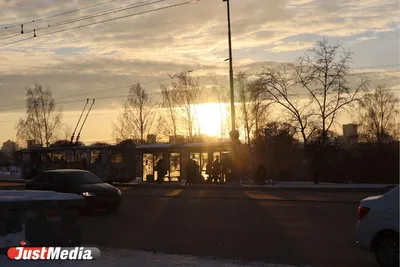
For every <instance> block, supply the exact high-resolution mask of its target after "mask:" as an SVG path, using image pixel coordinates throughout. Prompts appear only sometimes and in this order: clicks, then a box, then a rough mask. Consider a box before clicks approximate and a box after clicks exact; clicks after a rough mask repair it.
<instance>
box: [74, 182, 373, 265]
mask: <svg viewBox="0 0 400 267" xmlns="http://www.w3.org/2000/svg"><path fill="white" fill-rule="evenodd" d="M368 195H369V194H368V193H351V192H347V193H333V192H329V193H328V192H326V193H323V192H319V193H317V192H305V191H301V192H295V191H292V192H283V191H279V192H273V191H254V190H253V191H245V190H207V189H205V190H200V189H183V190H182V189H162V188H127V189H126V190H123V196H124V199H123V205H122V206H121V209H120V210H119V211H118V213H117V214H114V215H105V214H97V215H92V216H84V217H82V222H81V223H82V228H83V241H84V243H85V244H90V245H96V246H103V247H111V248H125V249H139V250H148V251H155V252H156V253H158V252H163V253H172V254H186V255H193V256H201V257H203V256H204V257H217V258H227V259H234V260H246V261H264V262H267V263H274V264H291V265H295V266H313V267H314V266H321V267H322V266H328V267H330V266H332V267H337V266H341V267H346V266H349V267H350V266H351V267H361V266H362V267H375V266H377V265H376V263H375V259H374V258H373V256H372V255H371V254H370V253H368V252H364V251H361V250H360V249H359V248H358V247H357V245H356V243H355V224H356V221H357V207H358V205H357V201H359V200H361V199H362V198H364V197H366V196H368Z"/></svg>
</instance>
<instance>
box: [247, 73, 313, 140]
mask: <svg viewBox="0 0 400 267" xmlns="http://www.w3.org/2000/svg"><path fill="white" fill-rule="evenodd" d="M256 83H257V86H254V87H252V94H253V95H254V96H255V97H258V98H261V99H262V100H264V101H266V100H269V101H271V103H272V104H274V105H278V106H280V107H283V110H284V111H286V114H287V115H289V118H288V121H290V122H291V123H292V124H294V125H295V126H296V128H297V129H298V130H299V132H300V134H301V137H302V140H303V142H304V144H305V145H307V143H308V139H309V138H310V135H311V134H312V133H313V132H314V130H315V128H316V126H315V121H316V118H315V117H316V116H315V112H314V110H313V106H312V105H313V100H311V99H307V98H304V97H303V96H301V95H299V94H298V93H297V92H298V90H299V86H298V81H297V80H296V77H295V73H294V71H293V69H292V68H291V67H290V66H287V65H281V66H278V67H268V66H265V67H264V68H263V70H262V72H261V73H260V74H259V79H258V80H257V81H256Z"/></svg>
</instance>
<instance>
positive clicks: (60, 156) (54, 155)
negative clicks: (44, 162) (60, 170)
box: [51, 151, 65, 162]
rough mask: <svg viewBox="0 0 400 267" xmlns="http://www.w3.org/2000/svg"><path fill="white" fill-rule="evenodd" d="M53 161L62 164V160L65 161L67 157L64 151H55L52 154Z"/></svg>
mask: <svg viewBox="0 0 400 267" xmlns="http://www.w3.org/2000/svg"><path fill="white" fill-rule="evenodd" d="M51 160H52V161H53V162H60V161H61V160H65V155H64V153H63V152H62V151H54V152H53V153H51Z"/></svg>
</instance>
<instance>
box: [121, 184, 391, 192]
mask: <svg viewBox="0 0 400 267" xmlns="http://www.w3.org/2000/svg"><path fill="white" fill-rule="evenodd" d="M115 186H119V187H132V188H135V187H136V188H163V189H185V190H196V189H197V190H198V189H208V190H244V191H313V192H365V193H369V192H374V193H386V192H387V191H388V190H389V188H386V187H383V188H339V187H337V188H335V187H326V188H323V187H322V188H321V187H320V188H316V187H274V186H271V187H257V186H243V185H226V184H225V185H190V186H184V185H180V184H123V183H121V184H115Z"/></svg>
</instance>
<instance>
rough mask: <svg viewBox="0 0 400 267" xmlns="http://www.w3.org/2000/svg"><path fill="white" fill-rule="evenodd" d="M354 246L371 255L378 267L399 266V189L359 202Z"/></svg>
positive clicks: (397, 187)
mask: <svg viewBox="0 0 400 267" xmlns="http://www.w3.org/2000/svg"><path fill="white" fill-rule="evenodd" d="M357 244H358V245H359V247H360V248H362V249H365V250H368V251H371V252H373V253H374V254H375V257H376V259H377V261H378V263H379V265H380V266H381V267H392V266H396V267H398V266H399V186H396V187H395V188H393V189H392V190H390V191H389V192H387V193H386V194H384V195H380V196H374V197H368V198H365V199H363V200H362V201H361V203H360V206H359V207H358V222H357Z"/></svg>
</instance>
